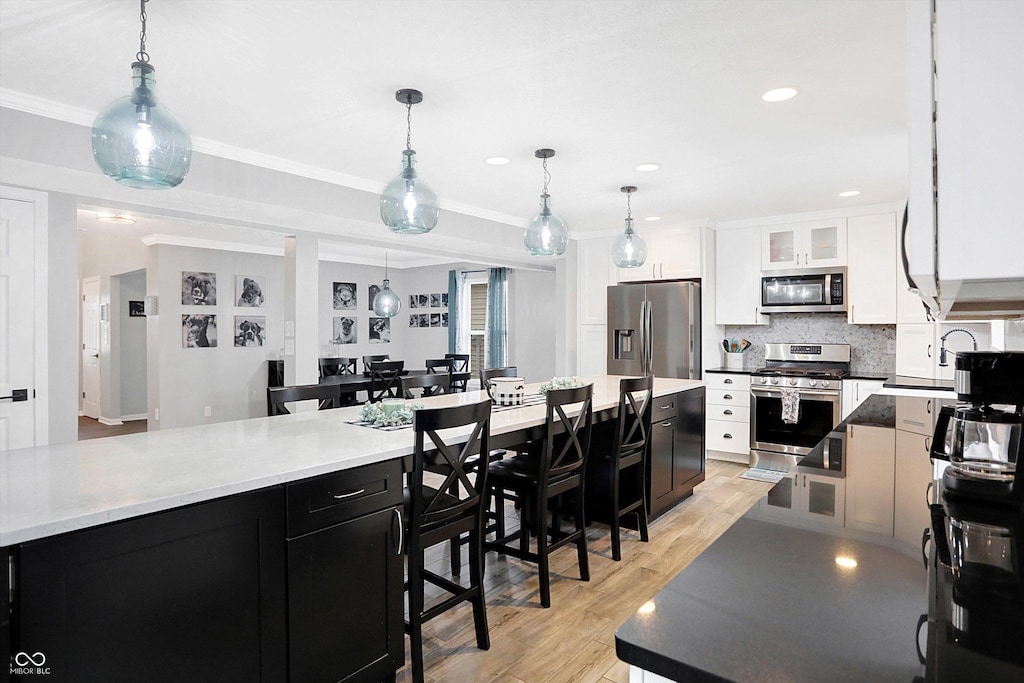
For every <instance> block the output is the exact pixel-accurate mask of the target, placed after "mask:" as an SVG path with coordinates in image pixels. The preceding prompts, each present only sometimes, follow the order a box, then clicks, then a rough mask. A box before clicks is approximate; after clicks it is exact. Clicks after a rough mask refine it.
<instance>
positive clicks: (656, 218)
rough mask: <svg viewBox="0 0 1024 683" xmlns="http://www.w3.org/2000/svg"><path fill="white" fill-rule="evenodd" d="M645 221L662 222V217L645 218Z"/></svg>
mask: <svg viewBox="0 0 1024 683" xmlns="http://www.w3.org/2000/svg"><path fill="white" fill-rule="evenodd" d="M644 220H645V221H660V220H661V216H644Z"/></svg>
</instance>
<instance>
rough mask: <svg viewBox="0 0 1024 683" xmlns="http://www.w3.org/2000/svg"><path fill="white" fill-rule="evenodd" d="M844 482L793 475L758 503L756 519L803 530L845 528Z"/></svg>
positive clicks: (817, 476)
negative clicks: (815, 527)
mask: <svg viewBox="0 0 1024 683" xmlns="http://www.w3.org/2000/svg"><path fill="white" fill-rule="evenodd" d="M845 483H846V482H845V480H844V479H842V478H840V477H834V476H828V475H817V474H806V473H804V472H803V471H802V470H801V471H797V472H790V473H789V474H787V475H786V476H785V477H783V478H782V479H781V480H780V481H779V483H777V484H775V486H773V487H772V488H771V490H770V491H769V492H768V494H767V495H766V496H765V497H764V498H762V499H761V500H760V501H759V502H758V508H757V511H756V516H757V517H760V518H761V519H766V520H773V521H780V522H784V523H788V524H794V525H797V526H803V527H814V526H818V527H820V526H821V525H827V526H843V523H844V522H845V521H846V516H845V511H846V486H845Z"/></svg>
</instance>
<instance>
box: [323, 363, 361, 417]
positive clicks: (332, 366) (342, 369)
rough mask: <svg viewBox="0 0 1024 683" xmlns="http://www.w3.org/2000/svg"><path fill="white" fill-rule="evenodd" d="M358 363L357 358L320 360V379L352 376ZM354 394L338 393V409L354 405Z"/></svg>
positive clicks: (349, 392)
mask: <svg viewBox="0 0 1024 683" xmlns="http://www.w3.org/2000/svg"><path fill="white" fill-rule="evenodd" d="M358 363H359V359H357V358H321V359H320V377H321V378H323V377H334V376H340V375H354V374H356V369H357V366H358ZM356 403H357V401H356V392H354V391H345V392H339V398H338V405H339V407H344V406H351V405H355V404H356Z"/></svg>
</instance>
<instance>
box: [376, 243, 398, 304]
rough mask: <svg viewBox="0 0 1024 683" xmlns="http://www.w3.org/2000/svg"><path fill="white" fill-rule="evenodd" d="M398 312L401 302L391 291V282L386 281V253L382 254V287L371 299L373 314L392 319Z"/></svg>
mask: <svg viewBox="0 0 1024 683" xmlns="http://www.w3.org/2000/svg"><path fill="white" fill-rule="evenodd" d="M400 310H402V300H401V299H399V298H398V295H397V294H395V293H394V292H392V291H391V281H390V280H388V253H387V252H384V286H383V287H382V288H381V290H380V291H379V292H377V296H375V297H373V312H374V313H376V314H377V315H379V316H380V317H382V318H394V317H395V316H396V315H398V311H400Z"/></svg>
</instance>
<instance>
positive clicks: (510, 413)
mask: <svg viewBox="0 0 1024 683" xmlns="http://www.w3.org/2000/svg"><path fill="white" fill-rule="evenodd" d="M580 379H581V380H582V381H584V382H593V383H594V401H593V408H594V410H595V411H598V410H604V409H608V408H612V407H615V406H617V405H618V399H619V393H618V382H619V379H621V378H620V377H616V376H610V375H601V376H595V377H581V378H580ZM703 385H704V383H703V382H702V381H697V380H686V379H665V378H656V380H655V383H654V390H655V391H654V393H655V395H656V396H665V395H668V394H673V393H677V392H679V391H685V390H687V389H693V388H695V387H699V386H703ZM539 386H540V384H532V385H527V387H526V391H527V393H531V391H532V392H533V393H536V392H537V388H538V387H539ZM485 398H487V395H486V394H485V393H484V392H479V391H469V392H464V393H457V394H451V395H448V396H439V397H435V398H431V399H427V400H425V401H424V403H425V404H427V405H430V406H431V407H434V406H444V405H454V404H460V403H475V402H478V401H481V400H483V399H485ZM359 410H360V408H359V407H358V406H357V407H352V408H338V409H334V410H324V411H314V412H301V413H295V414H292V415H278V416H275V417H263V418H253V419H249V420H238V421H235V422H220V423H215V424H207V425H200V426H196V427H187V428H181V429H166V430H159V431H153V432H144V433H141V434H131V435H126V436H115V437H109V438H105V439H90V440H87V441H77V442H71V443H63V444H54V445H50V446H39V447H36V448H22V449H18V450H13V451H6V452H4V453H0V547H3V546H8V545H12V544H15V543H21V542H24V541H28V540H33V539H37V538H45V537H47V536H53V535H56V534H60V533H65V532H68V531H74V530H77V529H84V528H88V527H92V526H97V525H100V524H105V523H107V522H114V521H118V520H122V519H128V518H130V517H136V516H139V515H144V514H148V513H151V512H159V511H162V510H170V509H173V508H176V507H181V506H183V505H190V504H193V503H199V502H203V501H207V500H213V499H215V498H220V497H223V496H228V495H234V494H237V493H245V492H247V491H255V490H257V489H260V488H264V487H267V486H273V485H275V484H281V483H285V482H289V481H297V480H299V479H305V478H308V477H313V476H317V475H321V474H328V473H331V472H337V471H340V470H344V469H350V468H353V467H359V466H361V465H367V464H371V463H375V462H381V461H384V460H389V459H393V458H399V457H404V456H407V455H410V454H411V453H412V451H413V432H412V430H411V429H406V430H397V431H383V430H379V429H371V428H368V427H361V426H357V425H351V424H348V423H347V422H346V420H355V419H357V418H358V415H359ZM544 411H545V408H544V405H543V404H539V405H533V406H527V407H523V408H518V409H515V410H504V411H500V412H495V413H494V414H493V416H492V418H491V433H492V434H502V433H505V432H513V431H516V430H518V429H523V428H526V427H529V426H531V425H535V424H540V423H541V422H542V421H543V420H544ZM467 433H468V428H467Z"/></svg>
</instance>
